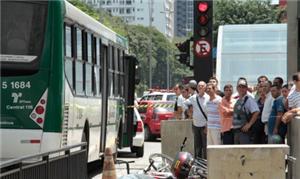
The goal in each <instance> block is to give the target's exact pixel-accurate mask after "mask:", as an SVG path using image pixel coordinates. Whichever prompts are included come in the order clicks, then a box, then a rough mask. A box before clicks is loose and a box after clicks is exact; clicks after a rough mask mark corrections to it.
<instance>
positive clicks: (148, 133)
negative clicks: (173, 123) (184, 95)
mask: <svg viewBox="0 0 300 179" xmlns="http://www.w3.org/2000/svg"><path fill="white" fill-rule="evenodd" d="M138 110H139V113H140V115H141V118H142V120H143V122H144V125H145V126H144V128H145V140H146V141H149V140H153V139H155V138H156V137H160V121H162V120H168V119H173V118H174V102H173V101H171V102H170V101H169V102H167V101H142V102H140V103H139V109H138Z"/></svg>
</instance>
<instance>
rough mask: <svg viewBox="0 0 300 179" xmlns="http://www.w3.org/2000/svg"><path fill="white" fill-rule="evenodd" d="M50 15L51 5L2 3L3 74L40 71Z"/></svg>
mask: <svg viewBox="0 0 300 179" xmlns="http://www.w3.org/2000/svg"><path fill="white" fill-rule="evenodd" d="M46 16H47V2H38V1H32V2H26V1H22V2H20V1H2V2H1V51H0V62H1V72H4V71H5V72H7V73H9V71H14V75H15V73H18V71H19V73H20V71H22V72H24V73H26V71H31V72H30V73H32V72H33V71H35V72H36V71H37V70H38V64H39V63H38V59H39V56H40V55H41V53H42V50H43V43H44V36H45V24H46ZM16 64H17V65H16ZM24 64H25V66H24ZM26 64H27V65H26ZM24 73H21V74H22V75H23V74H24Z"/></svg>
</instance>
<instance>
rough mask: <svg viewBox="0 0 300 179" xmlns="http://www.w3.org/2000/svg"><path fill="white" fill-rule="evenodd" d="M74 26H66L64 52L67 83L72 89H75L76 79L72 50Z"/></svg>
mask: <svg viewBox="0 0 300 179" xmlns="http://www.w3.org/2000/svg"><path fill="white" fill-rule="evenodd" d="M72 37H73V36H72V26H69V25H67V24H65V39H64V47H65V48H64V52H65V74H66V78H67V81H68V82H69V84H70V88H71V89H72V90H73V89H74V83H73V82H74V81H73V80H74V77H73V74H74V73H73V71H74V70H73V63H74V58H73V57H74V56H73V51H72V48H73V47H74V46H73V43H74V41H73V38H72Z"/></svg>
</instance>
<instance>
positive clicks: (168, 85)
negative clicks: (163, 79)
mask: <svg viewBox="0 0 300 179" xmlns="http://www.w3.org/2000/svg"><path fill="white" fill-rule="evenodd" d="M167 89H168V90H169V89H170V64H169V50H168V53H167Z"/></svg>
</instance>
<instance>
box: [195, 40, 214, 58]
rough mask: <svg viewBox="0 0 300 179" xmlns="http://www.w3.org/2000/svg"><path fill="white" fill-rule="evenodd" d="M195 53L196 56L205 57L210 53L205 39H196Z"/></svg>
mask: <svg viewBox="0 0 300 179" xmlns="http://www.w3.org/2000/svg"><path fill="white" fill-rule="evenodd" d="M194 49H195V55H197V56H198V57H206V56H208V55H209V54H210V51H211V46H210V43H209V42H208V41H206V40H198V41H196V43H195V47H194Z"/></svg>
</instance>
